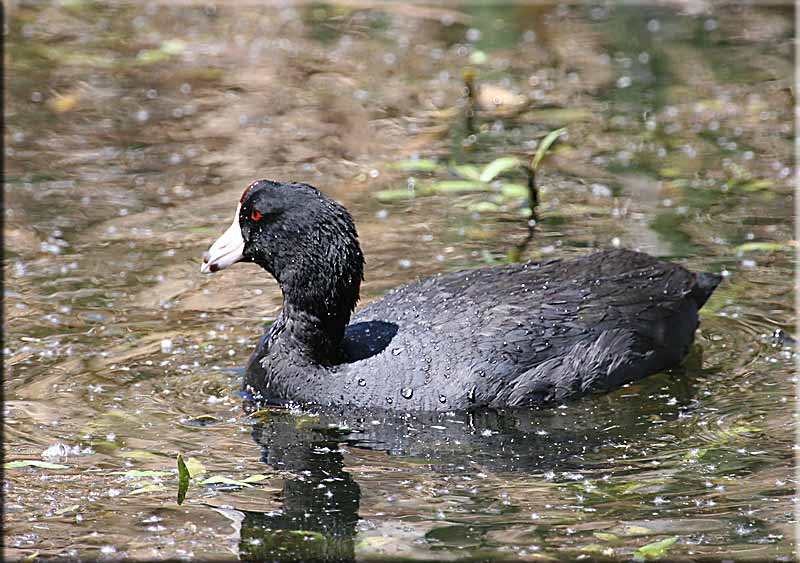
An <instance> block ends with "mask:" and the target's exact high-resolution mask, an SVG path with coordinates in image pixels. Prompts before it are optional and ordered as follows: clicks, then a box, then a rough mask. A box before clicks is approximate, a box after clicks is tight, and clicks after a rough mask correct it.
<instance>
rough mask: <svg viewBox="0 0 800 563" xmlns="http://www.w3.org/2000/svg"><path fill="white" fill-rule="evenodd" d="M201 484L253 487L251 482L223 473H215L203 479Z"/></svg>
mask: <svg viewBox="0 0 800 563" xmlns="http://www.w3.org/2000/svg"><path fill="white" fill-rule="evenodd" d="M200 484H201V485H234V486H236V487H252V486H253V485H251V484H250V483H247V482H245V481H238V480H236V479H230V478H229V477H223V476H221V475H215V476H214V477H209V478H208V479H203V480H202V481H200Z"/></svg>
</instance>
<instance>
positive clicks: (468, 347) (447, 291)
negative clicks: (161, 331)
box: [201, 180, 720, 411]
mask: <svg viewBox="0 0 800 563" xmlns="http://www.w3.org/2000/svg"><path fill="white" fill-rule="evenodd" d="M242 261H243V262H255V263H256V264H258V265H259V266H261V267H262V268H264V269H265V270H266V271H267V272H269V273H270V274H272V276H273V277H274V278H275V279H276V280H277V281H278V284H279V285H280V287H281V291H282V292H283V309H282V310H281V312H280V314H279V315H278V318H277V319H276V320H275V322H274V323H273V324H272V325H271V326H270V328H269V330H268V331H267V333H266V334H265V335H264V337H263V338H262V339H261V341H260V343H259V345H258V347H257V348H256V351H255V352H254V353H253V355H252V356H251V358H250V361H249V363H248V366H247V370H246V374H245V377H244V383H243V391H244V393H245V395H246V396H247V397H248V399H249V400H251V402H252V404H251V405H250V406H253V405H260V404H287V403H300V404H305V405H309V404H316V405H352V406H358V407H383V408H390V409H403V410H427V411H432V410H451V409H473V408H478V407H505V406H536V405H548V404H556V403H559V402H563V401H565V400H567V399H572V398H575V397H579V396H581V395H585V394H587V393H589V392H592V391H601V390H609V389H613V388H615V387H618V386H620V385H622V384H624V383H626V382H629V381H634V380H636V379H640V378H642V377H645V376H646V375H649V374H652V373H654V372H657V371H661V370H665V369H668V368H671V367H674V366H675V365H676V364H678V363H679V362H680V360H681V359H682V358H683V357H684V356H685V355H686V353H687V352H688V351H689V348H690V346H691V343H692V341H693V339H694V332H695V329H696V328H697V325H698V318H697V311H698V309H700V307H702V305H703V304H704V303H705V302H706V300H707V299H708V297H709V296H710V295H711V293H712V292H713V291H714V288H715V287H716V286H717V284H718V283H719V281H720V278H719V276H716V275H713V274H705V273H703V274H694V273H692V272H689V271H687V270H685V269H684V268H682V267H680V266H678V265H676V264H672V263H669V262H662V261H659V260H657V259H655V258H653V257H651V256H648V255H646V254H641V253H638V252H632V251H628V250H609V251H604V252H598V253H595V254H591V255H589V256H585V257H582V258H578V259H574V260H548V261H545V262H538V263H536V262H529V263H526V264H510V265H507V266H499V267H490V268H480V269H476V270H464V271H460V272H454V273H449V274H442V275H437V276H434V277H431V278H427V279H423V280H420V281H416V282H413V283H411V284H408V285H405V286H403V287H401V288H398V289H395V290H394V291H392V292H390V293H389V294H388V295H385V296H384V297H382V298H381V299H378V300H376V301H374V302H372V303H370V304H369V305H368V306H366V307H364V308H363V309H361V310H359V311H358V312H357V313H355V314H354V315H353V318H352V322H350V321H351V314H352V313H353V310H354V309H355V306H356V301H358V292H359V287H360V284H361V280H362V279H363V265H364V258H363V255H362V253H361V248H360V247H359V244H358V238H357V234H356V229H355V226H354V224H353V220H352V218H351V217H350V214H349V213H348V212H347V210H346V209H345V208H344V207H342V206H341V205H340V204H338V203H336V202H335V201H333V200H332V199H330V198H328V197H327V196H325V195H324V194H323V193H321V192H320V191H319V190H317V189H316V188H314V187H312V186H309V185H307V184H300V183H279V182H271V181H267V180H261V181H258V182H254V183H253V184H251V185H250V186H248V188H247V189H246V190H245V191H244V193H243V194H242V197H241V199H240V201H239V205H238V207H237V209H236V215H235V217H234V219H233V223H232V224H231V226H230V227H229V228H228V230H227V231H225V233H224V234H223V235H222V236H221V237H220V238H219V239H218V240H217V241H216V242H215V243H214V244H213V245H212V246H211V248H210V249H209V251H208V252H207V253H206V255H205V256H204V259H203V265H202V267H201V271H202V272H203V273H211V272H215V271H217V270H221V269H223V268H227V267H228V266H230V265H231V264H233V263H235V262H242Z"/></svg>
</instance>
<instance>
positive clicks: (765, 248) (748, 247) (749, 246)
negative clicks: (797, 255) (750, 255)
mask: <svg viewBox="0 0 800 563" xmlns="http://www.w3.org/2000/svg"><path fill="white" fill-rule="evenodd" d="M781 250H785V251H787V252H789V251H791V250H792V248H791V246H790V245H788V244H785V243H782V242H746V243H744V244H740V245H739V246H737V247H736V252H740V253H745V252H779V251H781Z"/></svg>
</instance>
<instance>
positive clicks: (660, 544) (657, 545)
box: [634, 536, 678, 559]
mask: <svg viewBox="0 0 800 563" xmlns="http://www.w3.org/2000/svg"><path fill="white" fill-rule="evenodd" d="M677 541H678V536H673V537H671V538H666V539H663V540H660V541H657V542H653V543H648V544H647V545H643V546H642V547H640V548H639V549H637V550H636V553H634V557H637V558H640V559H659V558H661V557H664V555H666V553H667V551H669V548H671V547H672V546H673V545H674V544H675V542H677Z"/></svg>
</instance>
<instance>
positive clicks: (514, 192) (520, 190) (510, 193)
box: [500, 184, 530, 199]
mask: <svg viewBox="0 0 800 563" xmlns="http://www.w3.org/2000/svg"><path fill="white" fill-rule="evenodd" d="M500 191H501V192H502V193H503V195H504V196H505V197H507V198H513V199H527V197H528V195H530V194H529V191H528V186H523V185H522V184H503V186H502V187H501V188H500Z"/></svg>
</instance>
